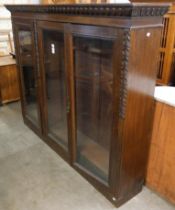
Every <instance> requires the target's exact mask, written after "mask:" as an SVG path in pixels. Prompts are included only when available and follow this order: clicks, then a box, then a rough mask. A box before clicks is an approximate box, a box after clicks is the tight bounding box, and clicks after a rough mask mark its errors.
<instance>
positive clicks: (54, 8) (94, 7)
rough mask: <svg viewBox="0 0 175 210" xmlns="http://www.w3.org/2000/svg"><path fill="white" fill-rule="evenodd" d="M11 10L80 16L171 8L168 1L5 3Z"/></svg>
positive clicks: (142, 13)
mask: <svg viewBox="0 0 175 210" xmlns="http://www.w3.org/2000/svg"><path fill="white" fill-rule="evenodd" d="M5 6H6V8H7V9H8V10H9V11H10V12H12V13H13V12H27V13H54V14H64V15H76V16H77V15H79V16H93V17H94V16H102V17H104V16H105V17H149V16H163V15H164V14H165V13H166V12H167V11H168V9H169V6H170V4H167V3H126V4H61V5H60V4H59V5H51V4H50V5H43V4H41V5H40V4H38V5H37V4H36V5H34V4H33V5H32V4H28V5H26V4H25V5H24V4H23V5H22V4H14V5H12V4H11V5H10V4H9V5H5Z"/></svg>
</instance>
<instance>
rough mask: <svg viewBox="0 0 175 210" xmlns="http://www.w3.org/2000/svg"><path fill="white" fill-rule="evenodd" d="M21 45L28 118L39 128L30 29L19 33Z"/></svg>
mask: <svg viewBox="0 0 175 210" xmlns="http://www.w3.org/2000/svg"><path fill="white" fill-rule="evenodd" d="M18 37H19V45H20V59H21V68H22V75H23V82H24V97H25V98H24V101H25V112H26V115H27V117H28V118H29V119H30V120H31V121H32V122H33V123H34V124H35V125H36V126H37V127H39V120H38V105H37V84H36V78H35V66H34V61H33V49H32V33H31V31H30V30H29V29H24V30H20V31H19V32H18Z"/></svg>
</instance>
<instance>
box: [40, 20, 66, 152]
mask: <svg viewBox="0 0 175 210" xmlns="http://www.w3.org/2000/svg"><path fill="white" fill-rule="evenodd" d="M38 34H39V39H40V60H41V67H42V75H43V78H42V81H43V89H44V104H45V106H44V107H43V108H44V113H45V135H46V138H47V139H49V140H51V141H53V142H55V143H56V144H57V145H59V147H60V151H62V152H63V153H64V151H65V152H66V151H67V150H68V123H67V112H68V110H69V107H68V106H69V101H68V100H69V99H68V95H67V88H66V71H65V62H64V53H65V52H64V51H65V44H64V32H63V25H62V24H57V23H52V22H46V21H45V22H42V21H40V22H38Z"/></svg>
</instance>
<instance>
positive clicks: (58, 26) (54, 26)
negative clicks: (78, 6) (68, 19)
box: [37, 21, 71, 162]
mask: <svg viewBox="0 0 175 210" xmlns="http://www.w3.org/2000/svg"><path fill="white" fill-rule="evenodd" d="M44 30H47V31H57V32H61V33H63V36H64V24H63V23H59V22H51V21H37V35H38V49H39V62H40V72H41V83H42V84H41V86H42V99H43V101H42V103H43V104H44V106H43V107H42V113H43V127H44V130H43V135H44V141H45V142H46V143H47V144H49V146H51V147H52V149H53V150H55V151H56V152H57V153H58V154H59V155H61V157H62V158H63V159H65V160H66V161H67V162H70V161H69V160H70V155H69V154H70V153H71V147H70V129H69V127H70V125H69V112H68V111H67V113H66V114H67V131H68V140H67V141H68V150H65V149H64V147H63V146H61V144H59V143H57V142H56V141H55V140H54V139H53V138H52V137H51V136H49V135H48V134H49V131H48V106H47V100H46V98H47V97H46V79H45V65H44V58H45V55H44V45H43V31H44ZM64 44H65V38H64ZM65 75H66V92H67V95H66V98H67V99H66V103H67V105H66V106H67V108H68V106H69V93H68V88H67V86H68V79H67V78H68V75H67V71H66V64H65Z"/></svg>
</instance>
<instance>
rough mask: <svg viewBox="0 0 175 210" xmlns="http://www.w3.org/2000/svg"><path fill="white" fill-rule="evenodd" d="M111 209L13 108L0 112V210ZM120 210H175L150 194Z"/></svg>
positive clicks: (17, 110)
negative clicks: (30, 128)
mask: <svg viewBox="0 0 175 210" xmlns="http://www.w3.org/2000/svg"><path fill="white" fill-rule="evenodd" d="M70 209H71V210H112V209H115V207H114V206H113V205H112V204H111V203H110V202H109V201H108V200H106V199H105V198H104V197H103V196H102V195H101V194H100V193H99V192H97V191H96V190H95V189H94V188H93V187H92V186H91V185H90V184H89V183H88V182H87V181H86V180H85V179H84V178H82V177H81V176H80V175H79V174H78V173H77V172H76V171H74V170H73V169H72V168H71V167H70V166H69V165H68V164H67V163H66V162H65V161H63V160H62V159H61V158H60V157H59V156H58V155H57V154H56V153H55V152H53V151H52V150H51V149H50V148H49V147H48V146H47V145H45V144H44V143H43V142H42V141H41V140H40V139H39V138H38V137H37V136H36V135H35V134H34V133H33V132H32V131H31V130H29V129H28V128H27V127H26V126H25V125H24V124H23V122H22V117H21V115H20V106H19V104H18V103H14V104H10V105H7V106H3V107H0V210H70ZM119 210H175V207H174V206H172V205H170V204H168V203H167V202H165V201H164V200H162V199H161V198H160V197H158V196H157V195H155V194H154V193H153V192H151V191H150V190H148V189H147V188H144V190H143V191H142V193H140V194H139V195H138V196H136V197H135V198H133V199H132V200H130V201H129V202H128V203H127V204H125V205H124V206H122V207H121V208H119Z"/></svg>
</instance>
